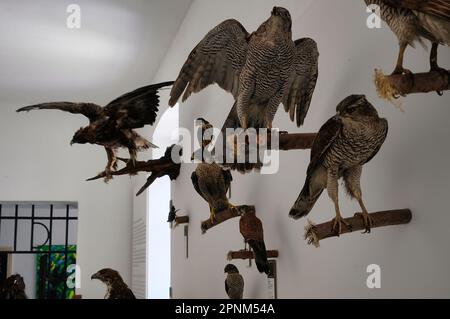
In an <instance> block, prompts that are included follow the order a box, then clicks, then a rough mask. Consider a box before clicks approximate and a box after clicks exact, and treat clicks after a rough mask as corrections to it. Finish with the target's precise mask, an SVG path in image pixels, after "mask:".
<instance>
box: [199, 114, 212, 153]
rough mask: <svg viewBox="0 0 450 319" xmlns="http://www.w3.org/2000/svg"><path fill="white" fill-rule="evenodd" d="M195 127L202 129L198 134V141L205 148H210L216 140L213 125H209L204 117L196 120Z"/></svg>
mask: <svg viewBox="0 0 450 319" xmlns="http://www.w3.org/2000/svg"><path fill="white" fill-rule="evenodd" d="M195 125H196V126H199V127H200V129H199V130H198V133H197V138H198V141H199V142H200V144H202V146H203V147H206V146H208V145H209V144H210V143H211V141H212V140H213V138H214V135H213V128H214V127H213V126H212V125H211V123H209V122H208V121H207V120H205V119H204V118H202V117H200V118H198V119H196V120H195Z"/></svg>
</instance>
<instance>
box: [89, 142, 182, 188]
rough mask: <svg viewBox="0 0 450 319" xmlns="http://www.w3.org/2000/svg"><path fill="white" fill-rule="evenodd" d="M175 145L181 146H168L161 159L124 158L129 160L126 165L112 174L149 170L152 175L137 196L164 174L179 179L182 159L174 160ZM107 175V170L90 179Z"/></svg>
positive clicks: (127, 173) (133, 173)
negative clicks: (131, 159)
mask: <svg viewBox="0 0 450 319" xmlns="http://www.w3.org/2000/svg"><path fill="white" fill-rule="evenodd" d="M174 147H179V146H177V145H172V146H170V147H168V148H167V149H166V152H165V154H164V156H163V157H161V158H159V159H155V160H149V161H146V162H144V161H136V162H134V163H133V162H132V161H127V160H123V159H122V161H126V162H127V164H126V166H125V167H124V168H122V169H120V170H118V171H115V172H112V175H113V176H117V175H130V176H132V175H136V174H137V173H139V172H149V173H150V176H149V177H148V178H147V182H146V183H145V185H144V186H142V188H141V189H140V190H139V191H138V193H137V194H136V196H139V195H140V194H142V192H144V190H146V189H147V188H148V187H149V186H150V185H151V184H152V183H153V182H154V181H155V180H156V179H157V178H159V177H163V176H166V175H167V176H169V178H170V179H171V180H175V179H177V177H178V175H179V174H180V167H181V163H180V161H178V163H175V162H174V161H173V160H172V149H173V148H174ZM180 152H181V148H180V151H179V153H180ZM105 176H106V174H105V172H103V173H100V174H98V175H97V176H95V177H93V178H89V179H88V181H93V180H96V179H100V178H103V177H105Z"/></svg>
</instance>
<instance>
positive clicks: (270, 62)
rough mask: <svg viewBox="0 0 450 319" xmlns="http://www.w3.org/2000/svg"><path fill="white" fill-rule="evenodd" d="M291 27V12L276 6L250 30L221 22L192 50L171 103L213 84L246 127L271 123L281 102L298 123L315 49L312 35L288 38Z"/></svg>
mask: <svg viewBox="0 0 450 319" xmlns="http://www.w3.org/2000/svg"><path fill="white" fill-rule="evenodd" d="M291 27H292V21H291V16H290V14H289V11H288V10H286V9H284V8H281V7H274V8H273V11H272V14H271V17H270V18H269V19H268V20H267V21H265V22H264V23H263V24H262V25H261V26H260V27H259V28H258V30H257V31H255V32H253V33H252V34H249V33H248V32H247V31H246V30H245V28H244V27H243V26H242V24H241V23H239V22H238V21H236V20H233V19H230V20H226V21H224V22H222V23H221V24H219V25H218V26H216V27H215V28H213V29H212V30H211V31H210V32H208V34H207V35H206V36H205V37H204V38H203V40H202V41H200V43H199V44H198V45H197V46H196V47H195V48H194V49H193V50H192V52H191V53H190V55H189V57H188V59H187V60H186V62H185V63H184V65H183V67H182V69H181V71H180V74H179V76H178V78H177V80H176V81H175V84H174V86H173V88H172V91H171V93H170V96H171V99H170V101H169V105H171V106H173V105H175V103H176V102H177V101H178V99H179V98H180V96H181V95H183V98H182V100H183V101H185V100H186V99H187V98H188V97H189V96H190V95H191V94H192V93H196V92H199V91H200V90H202V89H204V88H205V87H207V86H208V85H210V84H213V83H216V84H218V85H219V86H220V87H221V88H223V89H224V90H226V91H228V92H230V93H231V94H233V96H234V98H235V100H236V110H237V118H236V119H235V121H236V122H239V126H240V127H242V128H244V129H246V128H249V127H253V128H270V127H271V126H272V121H273V118H274V116H275V113H276V111H277V109H278V106H279V105H280V104H281V103H283V104H284V106H285V109H286V111H287V112H289V114H290V118H291V119H292V120H293V121H294V120H295V119H296V123H297V125H298V126H300V125H302V124H303V121H304V119H305V116H306V114H307V112H308V108H309V105H310V103H311V97H312V94H313V91H314V88H315V85H316V81H317V75H318V55H319V54H318V50H317V45H316V43H315V42H314V40H312V39H309V38H304V39H300V40H297V41H295V42H294V41H292V32H291ZM183 92H184V94H183Z"/></svg>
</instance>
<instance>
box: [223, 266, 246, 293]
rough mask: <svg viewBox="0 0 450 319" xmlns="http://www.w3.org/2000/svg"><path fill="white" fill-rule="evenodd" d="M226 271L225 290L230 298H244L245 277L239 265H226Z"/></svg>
mask: <svg viewBox="0 0 450 319" xmlns="http://www.w3.org/2000/svg"><path fill="white" fill-rule="evenodd" d="M224 272H225V273H227V278H226V279H225V291H226V293H227V295H228V297H229V298H230V299H242V296H243V295H244V278H242V276H241V274H240V273H239V270H238V269H237V267H236V266H235V265H233V264H228V265H226V266H225V270H224Z"/></svg>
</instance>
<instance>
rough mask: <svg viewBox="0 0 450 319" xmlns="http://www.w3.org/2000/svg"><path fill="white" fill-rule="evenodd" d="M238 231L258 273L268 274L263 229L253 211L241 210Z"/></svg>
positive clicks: (268, 267)
mask: <svg viewBox="0 0 450 319" xmlns="http://www.w3.org/2000/svg"><path fill="white" fill-rule="evenodd" d="M241 212H242V213H241V218H240V220H239V231H240V232H241V235H242V237H244V241H245V242H246V243H248V245H249V246H250V248H251V249H252V250H253V253H254V254H255V263H256V267H257V268H258V271H259V272H261V273H266V274H267V275H268V274H269V271H270V266H269V262H268V260H267V251H266V244H265V243H264V229H263V224H262V222H261V220H260V219H259V218H258V217H257V216H256V213H255V210H252V209H244V210H241Z"/></svg>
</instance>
